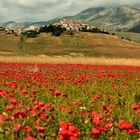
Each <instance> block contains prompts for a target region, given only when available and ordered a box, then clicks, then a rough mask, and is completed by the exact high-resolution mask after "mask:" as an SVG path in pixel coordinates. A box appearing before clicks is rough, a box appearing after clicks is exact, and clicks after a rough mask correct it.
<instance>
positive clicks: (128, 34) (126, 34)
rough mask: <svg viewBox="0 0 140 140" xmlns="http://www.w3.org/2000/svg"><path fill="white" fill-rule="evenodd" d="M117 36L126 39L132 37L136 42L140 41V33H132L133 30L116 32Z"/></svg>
mask: <svg viewBox="0 0 140 140" xmlns="http://www.w3.org/2000/svg"><path fill="white" fill-rule="evenodd" d="M115 34H116V35H117V36H119V37H120V38H122V37H123V38H124V39H130V40H132V41H134V42H138V43H140V34H139V33H132V32H115Z"/></svg>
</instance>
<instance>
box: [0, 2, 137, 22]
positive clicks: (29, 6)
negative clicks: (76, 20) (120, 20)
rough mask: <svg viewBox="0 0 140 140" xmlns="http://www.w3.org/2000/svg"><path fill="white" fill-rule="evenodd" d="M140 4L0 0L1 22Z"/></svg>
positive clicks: (43, 18) (39, 18)
mask: <svg viewBox="0 0 140 140" xmlns="http://www.w3.org/2000/svg"><path fill="white" fill-rule="evenodd" d="M138 4H139V5H140V0H0V22H6V21H18V22H20V21H48V20H50V19H53V18H56V17H60V16H67V15H74V14H77V13H78V12H80V11H82V10H85V9H87V8H89V7H98V6H112V5H131V6H132V5H138Z"/></svg>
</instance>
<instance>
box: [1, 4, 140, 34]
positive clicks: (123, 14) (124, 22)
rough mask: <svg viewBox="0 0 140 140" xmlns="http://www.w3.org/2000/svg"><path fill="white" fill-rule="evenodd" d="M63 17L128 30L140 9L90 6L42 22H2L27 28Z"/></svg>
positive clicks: (136, 20) (125, 6) (139, 16)
mask: <svg viewBox="0 0 140 140" xmlns="http://www.w3.org/2000/svg"><path fill="white" fill-rule="evenodd" d="M63 18H66V19H75V20H79V21H81V22H83V23H88V24H90V25H94V26H96V27H99V28H102V29H106V30H111V31H112V30H113V31H114V30H115V31H130V30H131V28H134V27H135V26H136V25H138V24H139V23H140V9H139V8H135V7H132V6H127V5H123V6H119V7H103V6H101V7H90V8H88V9H85V10H83V11H81V12H79V13H78V14H76V15H74V16H65V17H58V18H55V19H52V20H48V21H42V22H19V23H18V22H13V21H12V22H7V23H5V24H3V26H4V27H8V28H16V27H18V28H27V27H29V26H31V25H37V26H43V25H46V24H52V23H56V22H59V21H60V20H62V19H63Z"/></svg>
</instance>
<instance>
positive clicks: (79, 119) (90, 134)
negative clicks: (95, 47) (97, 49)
mask: <svg viewBox="0 0 140 140" xmlns="http://www.w3.org/2000/svg"><path fill="white" fill-rule="evenodd" d="M139 138H140V67H136V66H135V67H134V66H133V67H132V66H131V67H130V66H104V65H102V66H101V65H87V64H83V65H82V64H73V65H72V64H71V65H70V64H19V63H2V62H0V140H53V139H54V140H95V139H100V140H126V139H127V140H138V139H139Z"/></svg>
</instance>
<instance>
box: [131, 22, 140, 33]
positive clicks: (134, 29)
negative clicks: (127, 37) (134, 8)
mask: <svg viewBox="0 0 140 140" xmlns="http://www.w3.org/2000/svg"><path fill="white" fill-rule="evenodd" d="M129 32H135V33H140V23H139V24H137V25H136V26H134V27H133V28H131V29H130V30H129Z"/></svg>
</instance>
